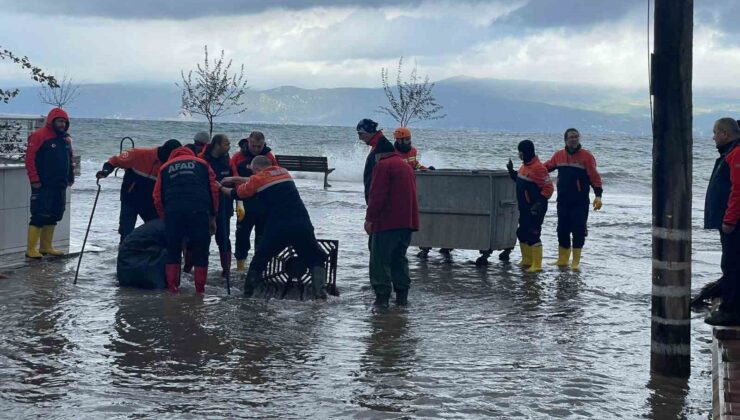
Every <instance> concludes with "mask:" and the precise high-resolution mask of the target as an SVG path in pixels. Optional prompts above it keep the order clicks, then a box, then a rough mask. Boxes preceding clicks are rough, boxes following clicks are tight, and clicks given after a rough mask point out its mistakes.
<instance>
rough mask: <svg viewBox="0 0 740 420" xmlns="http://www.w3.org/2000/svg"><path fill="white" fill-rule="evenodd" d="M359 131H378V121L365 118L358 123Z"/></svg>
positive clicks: (372, 132) (373, 132) (371, 132)
mask: <svg viewBox="0 0 740 420" xmlns="http://www.w3.org/2000/svg"><path fill="white" fill-rule="evenodd" d="M357 131H358V132H360V133H368V134H375V133H377V132H378V123H376V122H375V121H373V120H371V119H369V118H364V119H362V120H360V122H358V123H357Z"/></svg>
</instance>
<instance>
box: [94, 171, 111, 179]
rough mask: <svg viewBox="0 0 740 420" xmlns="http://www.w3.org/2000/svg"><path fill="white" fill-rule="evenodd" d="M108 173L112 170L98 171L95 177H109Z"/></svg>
mask: <svg viewBox="0 0 740 420" xmlns="http://www.w3.org/2000/svg"><path fill="white" fill-rule="evenodd" d="M108 175H110V171H106V170H102V171H98V172H97V173H96V174H95V178H97V179H100V178H107V177H108Z"/></svg>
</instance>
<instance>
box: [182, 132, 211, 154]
mask: <svg viewBox="0 0 740 420" xmlns="http://www.w3.org/2000/svg"><path fill="white" fill-rule="evenodd" d="M210 142H211V135H210V134H208V132H206V131H199V132H198V133H196V134H195V137H193V142H192V143H190V144H186V145H185V147H187V148H188V149H190V150H191V151H192V152H193V153H195V156H200V154H201V153H203V149H205V148H206V146H207V145H208V143H210Z"/></svg>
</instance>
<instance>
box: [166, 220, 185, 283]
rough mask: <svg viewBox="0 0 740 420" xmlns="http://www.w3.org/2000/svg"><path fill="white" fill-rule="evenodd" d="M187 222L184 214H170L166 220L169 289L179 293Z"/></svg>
mask: <svg viewBox="0 0 740 420" xmlns="http://www.w3.org/2000/svg"><path fill="white" fill-rule="evenodd" d="M186 221H187V218H186V215H185V214H183V213H169V214H167V215H166V217H165V218H164V228H165V235H166V236H167V264H166V265H165V275H166V278H167V288H168V289H169V290H170V292H172V293H177V291H178V290H179V288H180V262H181V261H182V254H181V252H182V242H183V238H184V237H185V232H186V228H185V225H184V223H185V222H186Z"/></svg>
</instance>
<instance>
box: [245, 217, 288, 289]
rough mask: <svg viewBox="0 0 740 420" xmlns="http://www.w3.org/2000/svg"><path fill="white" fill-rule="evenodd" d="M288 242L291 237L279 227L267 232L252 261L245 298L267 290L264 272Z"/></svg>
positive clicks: (247, 277)
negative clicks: (263, 276)
mask: <svg viewBox="0 0 740 420" xmlns="http://www.w3.org/2000/svg"><path fill="white" fill-rule="evenodd" d="M288 242H289V237H288V236H287V235H286V232H284V231H283V230H281V229H280V228H279V227H274V228H273V227H271V228H270V229H269V230H267V231H266V232H265V234H264V236H263V237H262V239H261V240H260V243H259V245H257V248H256V249H255V251H254V256H253V257H252V261H250V262H249V270H248V271H247V276H246V279H245V280H244V296H245V297H251V296H252V295H253V294H254V292H255V291H257V292H259V291H261V289H262V290H263V289H264V288H265V286H266V285H265V283H264V279H263V278H262V272H264V271H265V269H266V268H267V264H268V263H269V262H270V260H271V259H272V258H273V257H274V256H275V255H277V254H279V253H280V251H282V250H283V249H284V248H285V247H286V246H287V245H288Z"/></svg>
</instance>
